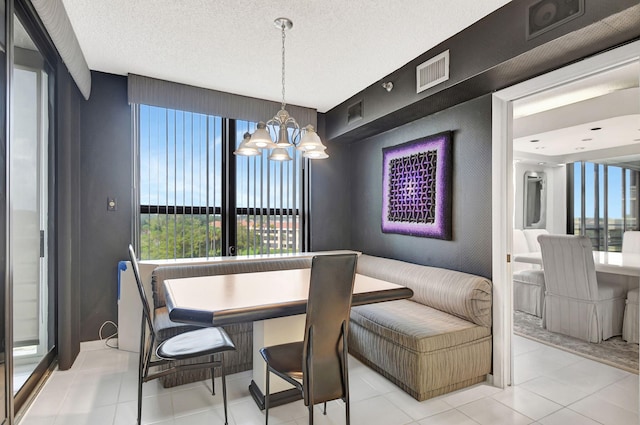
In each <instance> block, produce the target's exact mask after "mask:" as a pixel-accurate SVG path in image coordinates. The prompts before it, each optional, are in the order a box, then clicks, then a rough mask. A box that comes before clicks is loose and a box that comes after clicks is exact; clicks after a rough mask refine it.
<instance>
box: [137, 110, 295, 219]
mask: <svg viewBox="0 0 640 425" xmlns="http://www.w3.org/2000/svg"><path fill="white" fill-rule="evenodd" d="M236 127H237V128H236V133H237V134H236V141H237V142H236V145H239V144H240V142H241V141H242V136H243V134H244V133H245V132H246V131H249V132H252V131H253V130H254V129H255V124H254V123H250V122H247V121H240V120H237V121H236ZM221 152H222V119H221V118H219V117H212V116H206V115H203V114H196V113H190V112H182V111H175V110H167V109H164V108H157V107H152V106H146V105H140V155H141V161H140V162H141V164H140V193H141V199H140V203H141V204H143V205H198V206H220V205H221V203H222V180H221V177H220V176H221V171H220V170H221V168H222V154H221ZM291 154H293V152H291ZM267 155H268V152H265V153H263V154H262V156H257V157H242V156H238V157H236V187H237V191H236V203H237V206H238V207H255V208H267V207H270V208H273V207H280V205H281V204H282V207H283V208H296V205H293V199H294V198H295V197H294V192H299V191H300V172H299V167H300V161H298V162H297V163H296V164H294V162H295V161H288V162H286V163H278V162H274V161H268V160H267ZM207 159H208V164H207ZM207 167H208V169H209V172H208V173H207ZM207 174H208V179H209V181H208V187H209V189H208V190H207ZM192 176H193V177H194V178H193V179H192ZM294 180H295V184H293V183H292V182H294ZM268 186H269V187H270V189H269V190H268ZM261 188H262V192H263V193H264V195H263V196H260V192H261ZM267 193H268V194H269V196H268V197H267V195H266V194H267ZM207 196H208V199H207ZM297 198H298V200H299V199H300V196H298V197H297Z"/></svg>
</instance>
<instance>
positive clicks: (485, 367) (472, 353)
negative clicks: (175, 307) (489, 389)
mask: <svg viewBox="0 0 640 425" xmlns="http://www.w3.org/2000/svg"><path fill="white" fill-rule="evenodd" d="M309 267H311V258H310V257H309V258H303V259H301V258H297V259H296V258H292V259H261V260H253V261H235V262H230V263H216V264H204V265H191V266H189V265H180V266H162V267H158V268H156V269H155V271H154V272H153V277H152V288H153V293H154V320H155V323H156V326H157V327H158V334H159V339H160V340H161V339H162V338H169V337H171V336H173V335H176V334H179V333H181V332H184V331H186V330H189V329H191V327H190V326H189V325H184V324H180V323H174V322H171V320H170V319H169V317H168V311H167V308H166V305H165V298H164V285H163V282H164V280H165V279H171V278H179V277H191V276H204V275H214V274H229V273H249V272H259V271H270V270H285V269H297V268H309ZM357 273H360V274H364V275H367V276H371V277H374V278H377V279H382V280H386V281H389V282H393V283H397V284H400V285H404V286H407V287H409V288H411V289H412V290H413V292H414V296H413V297H412V298H411V299H408V300H399V301H391V302H383V303H378V304H369V305H363V306H358V307H353V308H352V309H351V316H350V325H349V338H348V341H349V342H348V344H349V352H350V354H352V355H353V356H355V357H356V358H358V359H360V360H361V361H363V362H364V363H366V364H367V365H369V366H370V367H372V368H373V369H374V370H376V371H378V372H379V373H381V374H382V375H383V376H385V377H387V378H388V379H390V380H391V381H392V382H394V383H395V384H396V385H398V386H399V387H400V388H402V389H403V390H404V391H406V392H407V393H408V394H410V395H412V396H413V397H414V398H416V399H418V400H424V399H427V398H430V397H435V396H437V395H440V394H444V393H447V392H450V391H454V390H456V389H459V388H463V387H466V386H469V385H473V384H475V383H478V382H482V381H484V380H485V379H486V376H487V374H489V373H490V372H491V352H492V332H491V322H492V320H491V311H492V307H491V306H492V284H491V281H490V280H488V279H486V278H483V277H480V276H474V275H471V274H467V273H462V272H457V271H452V270H446V269H441V268H437V267H428V266H421V265H417V264H411V263H407V262H403V261H397V260H390V259H385V258H380V257H374V256H370V255H364V254H363V255H360V256H359V257H358V265H357ZM224 329H225V330H226V332H227V333H228V334H229V336H230V337H231V338H232V339H233V341H234V343H235V345H236V351H235V352H230V353H228V355H227V356H226V357H225V368H226V370H227V373H228V374H230V373H236V372H239V371H242V370H248V369H251V368H252V367H253V354H252V353H253V325H252V324H251V323H241V324H236V325H231V326H224ZM208 376H210V375H208V373H207V372H206V371H186V372H184V373H182V374H178V375H176V376H168V377H165V378H164V382H163V384H164V386H165V387H170V386H175V385H180V384H184V383H187V382H194V381H198V380H203V379H206V378H207V377H208Z"/></svg>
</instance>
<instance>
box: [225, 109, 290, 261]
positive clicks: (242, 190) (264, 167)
mask: <svg viewBox="0 0 640 425" xmlns="http://www.w3.org/2000/svg"><path fill="white" fill-rule="evenodd" d="M254 130H255V123H251V122H247V121H237V125H236V148H237V146H239V145H240V142H241V141H242V139H243V135H244V133H245V132H249V133H251V132H253V131H254ZM268 154H269V152H268V151H263V152H262V153H261V155H257V156H250V157H242V156H239V157H237V158H236V202H237V207H238V208H237V230H238V232H237V239H238V253H239V254H248V255H252V254H272V253H285V252H297V251H300V250H301V232H300V228H301V226H300V225H301V215H300V212H301V206H300V204H301V199H302V184H301V175H302V173H301V171H302V165H303V158H302V155H301V154H300V153H299V152H298V151H297V150H292V151H291V152H290V154H291V157H292V158H293V160H292V161H270V160H269V159H268Z"/></svg>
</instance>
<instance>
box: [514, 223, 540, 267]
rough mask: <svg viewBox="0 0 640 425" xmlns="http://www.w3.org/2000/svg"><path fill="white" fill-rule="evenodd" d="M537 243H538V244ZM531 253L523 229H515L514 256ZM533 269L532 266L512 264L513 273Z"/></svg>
mask: <svg viewBox="0 0 640 425" xmlns="http://www.w3.org/2000/svg"><path fill="white" fill-rule="evenodd" d="M536 243H537V242H536ZM528 252H530V251H529V244H528V243H527V238H526V236H525V235H524V231H523V230H522V229H513V251H512V253H513V254H514V255H517V254H526V253H528ZM532 268H533V267H532V266H531V264H526V263H519V262H516V261H514V262H512V263H511V272H512V273H518V272H520V271H522V270H531V269H532Z"/></svg>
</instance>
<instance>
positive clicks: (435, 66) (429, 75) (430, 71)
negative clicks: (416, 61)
mask: <svg viewBox="0 0 640 425" xmlns="http://www.w3.org/2000/svg"><path fill="white" fill-rule="evenodd" d="M448 79H449V51H448V50H447V51H444V52H442V53H440V54H439V55H438V56H435V57H433V58H431V59H429V60H428V61H426V62H425V63H423V64H421V65H418V67H417V68H416V93H420V92H421V91H425V90H426V89H428V88H429V87H433V86H435V85H438V84H440V83H442V82H444V81H447V80H448Z"/></svg>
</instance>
